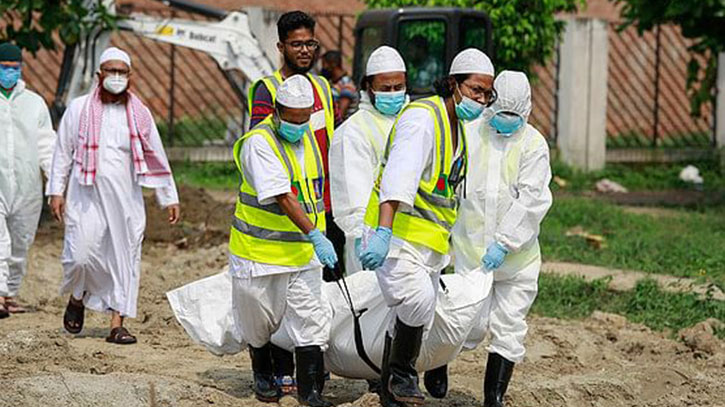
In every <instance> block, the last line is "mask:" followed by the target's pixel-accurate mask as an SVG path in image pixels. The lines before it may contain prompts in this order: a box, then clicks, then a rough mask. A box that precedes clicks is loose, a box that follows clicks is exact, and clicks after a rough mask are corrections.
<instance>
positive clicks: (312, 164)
mask: <svg viewBox="0 0 725 407" xmlns="http://www.w3.org/2000/svg"><path fill="white" fill-rule="evenodd" d="M273 126H274V125H273V122H272V117H271V116H270V117H268V118H266V119H265V120H264V121H262V122H261V123H259V125H257V126H256V127H255V128H254V129H252V131H250V132H248V133H247V134H245V135H244V136H243V137H242V138H240V139H239V140H237V142H236V143H235V145H234V160H235V163H236V164H237V169H238V170H239V172H240V174H241V179H242V182H241V184H240V187H239V196H238V199H237V205H236V210H235V214H234V218H233V220H232V228H231V232H230V233H231V236H230V242H229V249H230V251H231V253H232V254H234V255H236V256H239V257H242V258H246V259H249V260H252V261H256V262H260V263H267V264H276V265H284V266H302V265H304V264H307V263H309V261H310V259H311V258H312V256H313V254H314V249H313V247H312V244H311V242H310V241H309V239H308V238H307V236H306V235H305V234H304V233H302V231H301V230H299V228H298V227H297V226H296V225H295V224H294V223H293V222H292V220H291V219H290V218H289V217H287V215H286V214H285V213H284V211H283V210H282V208H281V207H280V206H279V205H278V204H277V203H276V202H274V203H271V204H267V205H262V204H260V203H259V200H258V198H257V193H256V191H255V190H254V189H253V188H252V186H251V185H250V184H249V183H248V182H246V180H245V177H244V171H243V163H242V161H241V150H242V145H243V143H244V142H245V140H246V139H247V138H249V137H251V136H252V135H255V134H258V135H261V136H263V137H264V139H265V140H266V141H267V142H268V143H269V145H270V147H272V150H273V151H274V153H275V155H276V156H277V157H278V159H279V160H280V163H282V165H283V166H284V167H285V170H286V171H287V174H288V176H289V179H290V183H291V184H292V189H293V191H294V192H295V193H297V196H298V199H299V203H300V206H301V207H302V209H303V210H304V211H305V212H306V214H307V217H308V218H309V219H310V221H311V222H313V224H314V225H315V226H316V227H317V228H318V229H320V230H321V231H324V230H325V226H326V225H325V216H324V210H325V204H324V201H323V199H322V185H323V183H324V172H323V168H322V158H321V155H320V151H319V147H318V146H317V142H316V141H315V138H314V137H313V136H312V132H311V131H307V132H306V133H305V136H304V139H303V141H302V142H303V143H304V148H305V154H304V155H305V158H304V162H303V163H302V165H304V169H305V171H304V173H305V176H304V177H302V170H301V168H300V163H298V162H297V158H296V157H295V154H294V152H292V151H291V147H290V146H289V145H288V143H287V142H282V141H280V140H279V138H278V137H277V136H276V134H275V131H274V127H273ZM315 183H317V185H319V189H320V192H319V194H318V192H317V191H316V190H315V189H316V188H315Z"/></svg>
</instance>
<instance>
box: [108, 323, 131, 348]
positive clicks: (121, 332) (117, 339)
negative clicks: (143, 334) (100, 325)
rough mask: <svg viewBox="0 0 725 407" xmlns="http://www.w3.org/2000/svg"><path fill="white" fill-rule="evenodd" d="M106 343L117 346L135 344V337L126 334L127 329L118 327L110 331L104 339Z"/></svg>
mask: <svg viewBox="0 0 725 407" xmlns="http://www.w3.org/2000/svg"><path fill="white" fill-rule="evenodd" d="M106 342H109V343H115V344H118V345H130V344H133V343H136V337H135V336H133V335H131V333H129V332H128V329H126V328H124V327H122V326H119V327H116V328H113V329H111V334H110V335H108V338H106Z"/></svg>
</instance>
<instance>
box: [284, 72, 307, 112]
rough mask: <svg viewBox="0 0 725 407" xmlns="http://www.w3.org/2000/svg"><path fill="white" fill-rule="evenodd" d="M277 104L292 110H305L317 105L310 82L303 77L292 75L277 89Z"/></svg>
mask: <svg viewBox="0 0 725 407" xmlns="http://www.w3.org/2000/svg"><path fill="white" fill-rule="evenodd" d="M277 103H279V104H280V105H282V106H284V107H289V108H292V109H304V108H307V107H312V105H313V104H315V96H314V94H313V93H312V84H311V83H310V80H309V79H307V78H306V77H304V76H302V75H292V76H290V77H289V78H287V79H285V81H284V82H282V85H280V87H279V89H277Z"/></svg>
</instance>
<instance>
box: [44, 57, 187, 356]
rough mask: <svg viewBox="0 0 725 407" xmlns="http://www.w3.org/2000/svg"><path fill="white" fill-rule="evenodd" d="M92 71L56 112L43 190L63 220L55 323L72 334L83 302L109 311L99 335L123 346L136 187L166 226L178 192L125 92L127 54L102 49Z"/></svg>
mask: <svg viewBox="0 0 725 407" xmlns="http://www.w3.org/2000/svg"><path fill="white" fill-rule="evenodd" d="M97 75H98V82H97V85H96V86H94V87H93V89H92V90H91V92H90V93H89V94H87V95H84V96H81V97H79V98H77V99H75V100H73V101H72V102H71V103H70V105H69V106H68V109H67V110H66V112H65V114H64V115H63V118H62V120H61V123H60V127H59V129H58V142H57V145H56V149H55V153H54V155H53V162H52V167H51V174H50V180H49V185H48V191H47V195H49V196H50V197H51V198H50V205H51V210H52V212H53V215H54V216H55V218H56V219H57V220H58V221H60V222H64V223H65V240H64V247H63V254H62V257H61V262H62V263H63V270H64V276H63V283H62V287H61V294H70V299H69V301H68V305H67V307H66V311H65V315H64V317H63V326H64V327H65V329H66V330H67V331H68V332H70V333H73V334H76V333H79V332H80V331H81V330H82V329H83V319H84V312H85V308H89V309H91V310H94V311H99V312H110V313H111V315H112V316H111V332H110V335H109V336H108V337H107V338H106V341H108V342H111V343H116V344H131V343H135V342H136V338H135V337H134V336H133V335H131V334H130V333H129V331H128V330H127V329H126V328H125V327H123V320H124V318H126V317H129V318H134V317H135V316H136V302H137V298H138V289H139V277H140V272H141V242H142V241H143V236H144V229H145V227H146V213H145V209H144V199H143V194H142V187H147V188H153V189H155V192H156V198H157V201H158V203H159V204H160V205H161V206H162V207H164V208H167V210H168V221H169V223H170V224H175V223H177V222H178V220H179V198H178V193H177V191H176V186H175V184H174V178H173V176H172V174H171V169H170V166H169V163H168V160H167V158H166V155H165V153H164V148H163V145H162V144H161V138H160V137H159V133H158V130H157V129H156V125H155V123H154V120H153V117H152V116H151V112H150V111H149V109H148V108H147V107H146V106H145V105H144V104H143V103H142V102H141V100H140V99H139V98H138V97H137V96H136V95H135V94H134V93H132V92H131V91H130V90H129V77H130V76H131V59H130V57H129V56H128V54H127V53H125V52H124V51H122V50H120V49H118V48H108V49H106V50H105V51H104V52H103V53H102V54H101V59H100V69H99V72H98V73H97ZM66 188H67V193H66ZM64 193H66V197H65V198H64Z"/></svg>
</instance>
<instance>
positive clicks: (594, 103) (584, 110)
mask: <svg viewBox="0 0 725 407" xmlns="http://www.w3.org/2000/svg"><path fill="white" fill-rule="evenodd" d="M607 28H608V26H607V23H606V22H605V21H603V20H591V19H578V18H569V19H567V26H566V31H565V33H564V37H563V41H562V44H561V60H560V68H559V69H560V70H561V71H560V73H559V75H560V78H562V80H561V81H560V89H559V111H558V113H557V115H558V116H557V117H558V137H557V144H558V147H559V149H560V151H561V158H562V159H563V160H564V161H565V162H566V163H568V164H570V165H572V166H574V167H576V168H580V169H583V170H586V171H591V170H597V169H601V168H604V164H605V162H606V130H605V129H606V112H607V72H608V69H607V63H608V41H607Z"/></svg>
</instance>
